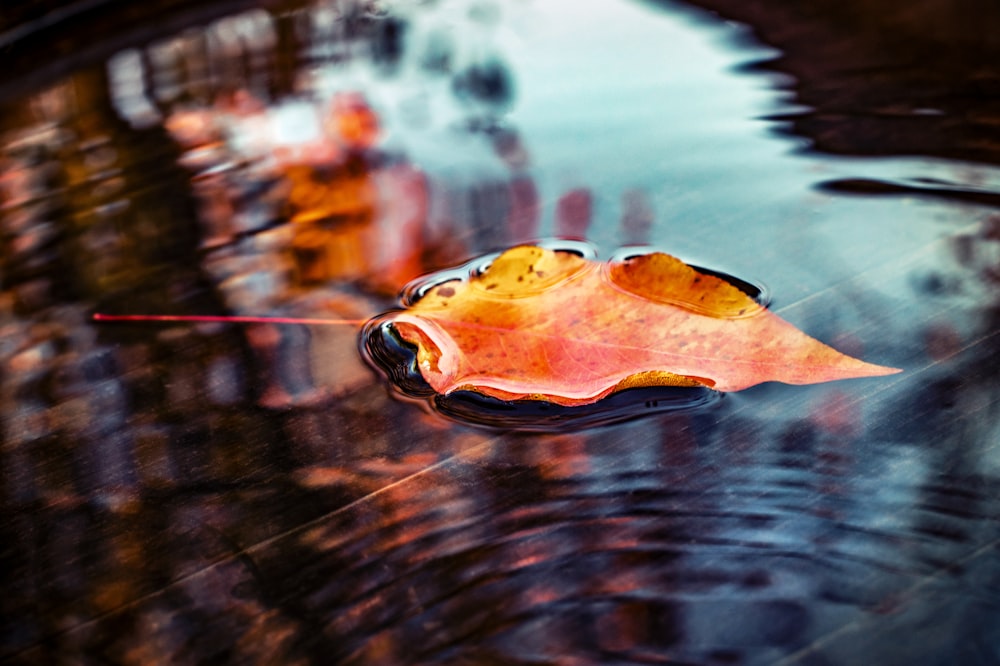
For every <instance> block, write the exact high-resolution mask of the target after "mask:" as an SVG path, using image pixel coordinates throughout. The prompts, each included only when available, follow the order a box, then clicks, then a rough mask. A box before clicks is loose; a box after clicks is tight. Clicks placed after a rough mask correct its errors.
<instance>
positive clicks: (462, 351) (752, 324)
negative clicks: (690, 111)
mask: <svg viewBox="0 0 1000 666" xmlns="http://www.w3.org/2000/svg"><path fill="white" fill-rule="evenodd" d="M391 321H392V325H393V326H394V328H395V329H396V330H397V332H398V334H399V336H400V337H401V338H402V339H403V340H405V341H407V342H409V343H411V344H413V345H415V346H416V347H417V365H418V367H419V369H420V373H421V374H422V375H423V377H424V379H425V380H426V381H427V383H428V384H430V386H431V388H433V389H434V391H436V392H437V393H439V394H448V393H451V392H452V391H456V390H472V391H476V392H479V393H481V394H484V395H487V396H491V397H494V398H499V399H501V400H516V399H534V400H545V401H548V402H552V403H556V404H559V405H566V406H575V405H585V404H589V403H593V402H595V401H597V400H600V399H601V398H603V397H605V396H607V395H608V394H610V393H613V392H615V391H620V390H623V389H626V388H636V387H642V386H702V385H704V386H709V387H712V388H714V389H716V390H719V391H739V390H741V389H745V388H747V387H750V386H753V385H755V384H759V383H761V382H766V381H779V382H785V383H788V384H813V383H819V382H826V381H832V380H835V379H848V378H852V377H873V376H879V375H887V374H892V373H895V372H899V370H897V369H894V368H886V367H882V366H878V365H872V364H870V363H865V362H864V361H860V360H858V359H855V358H852V357H850V356H846V355H844V354H841V353H840V352H838V351H836V350H835V349H833V348H831V347H828V346H827V345H825V344H823V343H821V342H819V341H817V340H815V339H813V338H811V337H809V336H807V335H806V334H804V333H802V332H801V331H799V330H798V329H796V328H795V327H794V326H792V325H791V324H789V323H788V322H786V321H784V320H782V319H781V318H780V317H778V316H777V315H775V314H773V313H771V312H769V311H768V310H766V309H765V308H764V307H762V306H761V305H760V304H758V303H757V302H756V301H754V300H753V299H752V298H751V297H750V296H748V295H747V294H745V293H744V292H742V291H741V290H740V289H738V288H737V287H735V286H733V285H732V284H730V283H729V282H726V281H725V280H723V279H721V278H718V277H714V276H712V275H707V274H705V273H701V272H698V271H697V270H695V269H694V268H692V267H691V266H688V265H687V264H685V263H683V262H682V261H680V260H678V259H675V258H673V257H671V256H669V255H666V254H662V253H653V254H648V255H641V256H637V257H632V258H629V259H626V260H624V261H622V262H614V263H610V264H604V263H601V262H597V261H593V260H589V259H585V258H582V257H580V256H578V255H576V254H574V253H571V252H559V251H553V250H548V249H544V248H541V247H534V246H520V247H515V248H513V249H510V250H508V251H506V252H504V253H503V254H502V255H500V256H499V257H497V258H496V259H495V260H494V261H493V263H492V264H491V265H490V267H489V268H488V269H486V270H485V271H482V272H481V273H479V274H473V275H471V276H470V277H469V278H468V279H465V280H451V281H449V282H445V283H443V284H439V285H437V286H435V287H433V288H432V289H430V290H429V291H427V293H426V294H425V295H424V296H423V297H422V298H421V299H420V300H418V301H417V302H416V303H414V304H413V305H412V306H411V307H410V308H408V309H407V310H404V311H401V312H398V313H395V314H394V315H392V316H391Z"/></svg>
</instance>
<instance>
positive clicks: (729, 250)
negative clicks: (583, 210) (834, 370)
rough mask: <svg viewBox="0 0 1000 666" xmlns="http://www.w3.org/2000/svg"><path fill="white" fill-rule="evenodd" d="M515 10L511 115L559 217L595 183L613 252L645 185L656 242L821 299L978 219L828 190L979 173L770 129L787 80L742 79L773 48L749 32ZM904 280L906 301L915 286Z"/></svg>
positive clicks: (629, 10) (620, 13) (506, 42)
mask: <svg viewBox="0 0 1000 666" xmlns="http://www.w3.org/2000/svg"><path fill="white" fill-rule="evenodd" d="M515 7H517V9H512V10H511V11H510V15H509V16H508V17H507V18H508V20H509V24H510V25H512V26H513V27H512V29H511V30H510V32H501V33H500V42H501V45H502V46H501V52H502V53H503V54H504V56H505V57H507V58H508V60H509V61H510V63H511V65H512V68H513V70H514V72H515V77H516V82H517V100H516V103H515V105H514V108H513V111H512V113H511V114H510V120H511V122H512V123H513V124H514V126H516V127H517V128H518V129H519V130H520V131H521V132H522V133H523V134H524V136H525V139H526V145H527V146H529V149H530V150H531V154H532V159H533V163H534V165H535V168H536V174H537V177H538V181H539V186H540V190H541V193H542V197H543V199H544V201H545V203H546V204H547V206H548V208H549V211H550V210H551V206H552V204H553V202H554V200H555V199H556V198H557V197H558V196H559V194H560V193H561V192H562V191H565V190H566V189H568V188H570V187H580V186H583V187H591V188H593V190H594V194H595V221H594V226H593V227H592V230H591V231H592V237H593V240H595V241H596V242H597V243H598V244H599V245H600V246H601V248H602V250H604V251H605V252H607V251H610V250H611V249H613V248H614V247H615V246H616V244H617V242H618V241H617V236H618V234H617V232H616V226H617V220H618V217H619V215H620V201H619V198H620V195H621V193H622V192H623V191H625V190H628V189H631V188H640V189H643V190H645V191H646V192H647V193H648V194H649V196H650V198H651V200H652V202H653V206H654V210H655V211H656V219H657V221H656V224H655V226H654V229H653V232H652V237H651V239H650V240H651V242H653V243H655V244H658V245H662V246H663V247H665V248H667V249H669V250H670V251H673V252H676V253H678V254H680V255H681V256H685V257H688V258H692V259H695V260H700V261H703V262H705V263H706V264H708V265H715V266H719V265H720V264H721V265H722V267H724V268H727V269H731V270H733V271H735V272H736V273H737V274H739V273H743V274H745V275H747V276H748V277H752V278H758V279H762V280H763V281H765V282H767V283H770V284H771V285H772V286H778V285H780V286H781V288H780V289H778V294H777V295H778V299H779V303H778V305H779V306H780V304H781V303H780V301H782V300H785V301H786V302H787V300H792V299H794V293H793V294H791V296H792V299H788V298H787V296H788V295H789V292H790V291H792V290H793V289H792V288H793V286H798V287H799V288H800V289H801V292H802V293H809V292H812V291H814V290H815V289H816V288H821V287H822V286H826V285H829V284H831V283H835V282H837V281H839V280H842V279H848V278H851V277H854V276H857V275H858V274H860V273H864V272H866V271H874V272H873V273H872V278H873V281H875V282H876V283H877V281H878V280H879V279H880V276H881V274H882V272H883V271H882V270H881V268H882V267H883V266H884V265H887V264H889V263H891V262H894V261H898V260H899V258H901V257H912V256H914V255H915V254H919V253H920V252H918V251H919V250H921V249H922V248H924V249H925V252H926V253H930V254H933V253H934V252H935V250H934V248H933V247H931V245H930V244H932V243H933V242H935V241H936V240H937V239H940V238H942V237H945V236H948V235H951V234H952V233H954V232H955V231H956V227H955V226H954V225H955V224H958V225H960V226H961V227H967V226H968V225H969V224H971V223H973V222H974V220H972V219H970V217H969V216H968V213H967V212H966V211H965V210H964V209H963V208H962V207H958V206H955V205H954V204H939V203H936V202H931V201H927V200H914V201H908V200H902V201H901V199H900V198H898V197H889V198H881V199H880V198H854V197H847V196H841V195H834V196H830V195H826V194H822V193H819V192H816V191H815V190H814V189H813V186H814V185H815V184H816V183H818V182H821V181H824V180H829V179H834V178H859V177H864V178H879V179H884V180H890V181H901V180H905V179H908V178H914V177H924V178H927V177H934V178H944V179H949V180H955V179H957V178H961V177H962V176H961V175H959V174H960V169H962V170H964V171H965V172H968V169H969V168H970V167H965V166H956V165H955V164H953V163H947V162H944V161H931V160H919V159H896V160H875V159H867V160H863V159H844V158H832V157H824V158H822V159H821V158H820V157H818V156H817V155H810V154H796V153H795V148H796V145H797V144H796V141H800V140H797V139H789V138H783V137H778V136H777V135H774V134H772V133H770V130H771V129H772V126H771V123H770V122H769V121H766V120H761V119H760V116H762V115H764V114H766V113H773V112H775V111H776V110H779V109H782V107H781V102H780V99H781V96H782V94H781V92H780V91H778V90H776V89H775V88H774V86H776V85H779V84H781V82H780V81H779V80H777V79H776V78H775V77H773V76H767V75H761V74H744V73H739V72H737V71H735V68H736V67H737V66H739V65H741V64H746V63H748V62H753V61H755V60H759V59H762V58H766V57H767V56H768V55H769V54H771V53H773V52H769V51H767V50H766V49H764V48H754V47H752V46H747V41H746V39H745V38H746V37H747V33H746V31H745V29H743V28H741V27H738V26H734V25H729V24H723V23H713V22H705V21H698V20H696V19H694V18H692V17H691V16H689V15H687V14H685V13H671V12H667V11H660V10H657V9H654V8H650V7H646V6H644V5H641V4H638V3H630V2H618V3H602V4H599V5H597V4H595V5H590V6H588V8H587V11H585V12H584V11H579V10H578V9H576V8H575V5H571V4H570V3H568V2H539V3H532V4H526V5H517V6H515ZM516 12H520V14H516ZM515 35H516V36H515ZM980 170H982V169H980ZM980 177H982V175H980ZM986 177H989V176H988V174H987V176H986ZM993 177H994V178H995V177H996V174H994V175H993ZM549 217H551V212H549ZM548 229H551V226H546V225H545V224H543V232H545V231H546V230H548ZM852 243H853V244H856V243H864V244H865V245H866V248H865V251H864V252H859V251H857V249H858V248H857V247H856V245H852ZM746 248H753V253H752V254H749V255H748V254H747V252H746ZM938 259H940V257H938ZM889 274H894V275H896V276H897V284H894V285H892V286H891V291H892V292H895V293H896V294H897V295H898V291H897V290H898V289H906V288H907V287H906V285H905V284H902V281H901V280H900V279H899V278H898V276H899V275H900V274H901V273H900V271H898V270H894V271H889ZM904 274H905V272H904ZM875 288H876V289H878V287H875ZM794 291H798V289H796V290H794ZM783 292H784V293H785V295H786V298H782V293H783Z"/></svg>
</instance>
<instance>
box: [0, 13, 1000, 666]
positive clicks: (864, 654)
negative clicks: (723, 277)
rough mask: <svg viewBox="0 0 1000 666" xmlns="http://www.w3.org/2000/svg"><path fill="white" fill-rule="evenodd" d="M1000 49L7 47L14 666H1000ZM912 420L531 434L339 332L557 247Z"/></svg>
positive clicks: (942, 41)
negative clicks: (730, 307) (513, 255)
mask: <svg viewBox="0 0 1000 666" xmlns="http://www.w3.org/2000/svg"><path fill="white" fill-rule="evenodd" d="M998 27H1000V6H998V5H997V4H996V3H994V2H987V1H985V0H983V1H976V0H959V1H957V2H956V1H952V2H945V1H942V0H923V1H917V2H913V1H910V2H906V3H904V2H901V1H896V0H881V1H880V2H875V3H871V2H867V3H866V2H846V3H845V2H826V1H823V2H813V3H809V4H808V6H805V5H803V4H802V3H797V2H790V1H788V2H786V1H784V0H761V1H760V2H755V3H738V2H728V1H727V0H714V1H708V2H700V1H699V2H687V3H682V2H666V1H664V2H653V1H639V0H615V1H614V2H606V3H601V4H600V5H599V6H598V5H596V4H595V5H594V6H592V7H587V8H586V9H583V8H582V7H581V6H580V5H579V3H571V2H567V1H565V0H510V1H509V2H503V3H500V2H491V1H489V0H436V1H433V0H425V1H414V2H403V1H399V2H392V1H389V0H386V1H385V2H379V1H377V0H371V1H368V2H363V1H360V0H328V1H315V2H304V1H302V2H300V1H288V0H257V1H244V0H232V1H228V2H210V3H201V2H199V3H195V2H188V1H186V0H151V1H149V2H144V3H127V2H118V1H114V0H86V1H83V0H81V1H79V2H56V1H36V2H22V1H14V2H8V3H6V4H5V5H4V9H3V11H2V13H0V53H2V54H3V59H2V62H3V65H4V67H3V71H2V73H0V328H2V335H0V407H2V409H0V415H2V430H0V436H2V439H0V446H2V448H0V471H2V477H0V479H2V480H0V493H2V494H0V507H2V508H0V572H2V573H0V577H2V578H0V580H2V585H3V589H4V595H3V598H2V600H0V661H3V662H4V663H24V664H29V663H30V664H35V663H39V664H50V663H53V664H63V663H65V664H89V663H101V664H108V663H112V664H140V663H142V664H146V663H168V662H169V663H228V662H233V663H261V664H264V663H281V664H293V663H302V664H308V663H323V664H326V663H351V664H430V663H463V664H493V663H495V664H517V663H524V664H544V663H552V664H586V663H680V664H770V663H784V664H800V663H801V664H817V665H823V664H853V663H879V664H953V663H963V664H995V663H1000V651H998V650H1000V648H998V646H1000V559H998V558H1000V528H998V524H997V521H996V516H997V515H998V511H1000V447H998V442H1000V415H998V410H1000V404H998V398H1000V395H998V393H1000V391H998V384H997V372H996V368H997V367H998V365H1000V364H998V350H1000V339H998V338H1000V335H998V331H1000V326H998V322H1000V316H998V315H1000V310H998V306H1000V299H998V293H1000V292H998V283H1000V212H998V204H1000V171H998V168H997V165H998V162H1000V69H998V67H997V65H996V63H998V62H1000V30H998V29H997V28H998ZM553 237H555V238H563V239H577V240H586V241H589V242H590V243H592V244H593V245H594V246H595V247H596V248H597V249H598V252H599V254H600V256H601V257H603V258H607V257H609V256H611V255H612V254H613V253H614V252H615V251H616V250H617V249H618V248H620V247H623V246H632V245H643V246H652V247H655V248H658V249H662V250H665V251H667V252H670V253H672V254H675V255H677V256H679V257H681V258H683V259H685V260H687V261H690V262H694V263H697V264H698V265H701V266H707V267H711V268H714V269H719V270H724V271H726V272H728V273H731V274H732V275H735V276H737V277H740V278H742V279H746V280H750V281H753V282H755V283H763V284H766V285H767V286H768V288H769V291H770V293H771V295H772V298H773V302H772V308H773V309H774V310H775V311H776V312H778V313H779V314H780V315H781V316H782V317H784V318H786V319H788V320H789V321H791V322H792V323H794V324H795V325H796V326H798V327H799V328H801V329H803V330H804V331H806V332H807V333H809V334H811V335H813V336H815V337H818V338H820V339H822V340H824V341H826V342H829V343H831V344H833V345H834V346H835V347H837V348H838V349H840V350H842V351H844V352H846V353H848V354H852V355H855V356H861V357H863V358H865V359H866V360H869V361H872V362H875V363H879V364H884V365H890V366H896V367H901V368H903V369H904V370H905V372H904V373H903V374H901V375H898V376H894V377H889V378H875V379H865V380H857V381H849V382H839V383H835V384H827V385H817V386H810V387H790V386H783V385H764V386H759V387H755V388H753V389H750V390H747V391H745V392H741V393H739V394H731V395H726V396H725V397H724V398H723V399H722V400H720V401H718V402H716V403H713V404H711V405H708V406H705V407H700V408H697V409H690V410H686V411H668V410H657V409H654V408H651V407H650V406H649V405H648V404H646V403H645V402H643V401H637V402H635V404H627V405H626V406H625V407H624V409H625V411H626V413H627V414H628V415H630V416H635V417H636V418H635V419H634V420H632V421H629V422H627V423H618V424H607V425H603V426H594V427H588V428H586V429H572V430H569V429H567V430H566V431H565V432H556V433H548V434H529V433H523V432H518V431H517V429H516V427H515V424H513V423H512V424H510V425H509V426H508V427H503V424H501V427H498V428H492V429H482V428H476V427H472V426H469V425H466V424H463V423H461V422H456V421H454V420H451V419H447V418H443V417H442V416H441V415H439V414H437V413H435V412H434V411H433V409H431V408H430V407H429V406H428V405H425V404H423V403H422V402H419V401H408V400H403V399H400V398H399V397H398V396H396V395H395V394H394V392H393V391H392V390H391V388H390V387H389V386H388V384H387V382H386V381H385V380H384V378H382V377H381V376H380V375H379V374H377V373H375V372H374V371H372V370H371V369H370V368H369V367H368V366H367V365H366V363H365V361H364V360H363V358H362V356H361V354H360V353H359V351H358V340H357V338H358V327H356V326H329V327H327V326H303V325H282V324H225V323H201V324H127V325H126V324H100V323H96V322H93V321H92V320H91V315H92V314H93V313H95V312H102V313H109V314H158V315H251V316H252V315H263V316H279V317H314V318H326V319H349V320H365V319H367V318H369V317H372V316H374V315H377V314H378V313H380V312H383V311H385V310H387V309H390V308H392V307H396V306H397V305H398V301H397V294H398V293H399V290H400V289H401V288H402V287H403V286H404V285H405V284H407V283H408V282H409V281H410V280H412V279H414V278H416V277H418V276H420V275H423V274H425V273H428V272H432V271H437V270H441V269H446V268H448V267H451V266H454V265H457V264H460V263H463V262H466V261H468V260H470V259H472V258H474V257H476V256H479V255H482V254H484V253H487V252H494V251H497V250H500V249H503V248H505V247H509V246H511V245H514V244H517V243H522V242H527V241H532V240H535V239H540V238H553Z"/></svg>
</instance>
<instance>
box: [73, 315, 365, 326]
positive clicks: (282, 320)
mask: <svg viewBox="0 0 1000 666" xmlns="http://www.w3.org/2000/svg"><path fill="white" fill-rule="evenodd" d="M92 319H93V320H94V321H140V322H188V323H231V322H232V323H239V324H305V325H308V326H343V325H347V326H360V325H362V324H364V323H365V322H366V321H367V320H366V319H303V318H298V317H243V316H219V315H109V314H101V313H99V312H98V313H95V314H94V315H93V317H92Z"/></svg>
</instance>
